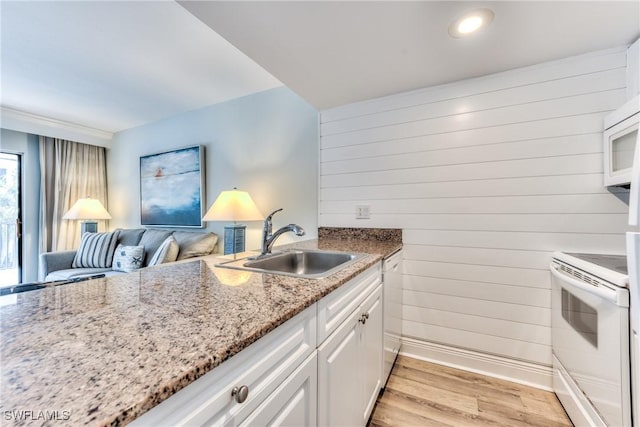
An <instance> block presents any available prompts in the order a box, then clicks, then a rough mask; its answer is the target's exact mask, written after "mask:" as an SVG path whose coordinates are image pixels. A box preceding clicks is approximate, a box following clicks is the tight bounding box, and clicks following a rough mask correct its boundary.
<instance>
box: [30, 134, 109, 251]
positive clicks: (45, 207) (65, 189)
mask: <svg viewBox="0 0 640 427" xmlns="http://www.w3.org/2000/svg"><path fill="white" fill-rule="evenodd" d="M40 176H41V182H40V252H51V251H65V250H71V249H76V248H77V247H78V245H79V244H80V223H79V221H71V220H65V219H62V216H63V215H64V214H65V213H66V212H67V211H68V210H69V209H70V208H71V206H73V204H74V203H75V202H76V201H77V200H78V199H80V198H83V197H91V198H93V199H98V200H100V201H101V202H102V204H103V205H104V207H105V208H106V209H107V210H108V209H109V208H108V204H107V164H106V150H105V148H104V147H97V146H93V145H88V144H81V143H78V142H72V141H65V140H62V139H57V138H50V137H45V136H41V137H40Z"/></svg>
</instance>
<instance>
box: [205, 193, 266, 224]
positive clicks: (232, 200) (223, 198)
mask: <svg viewBox="0 0 640 427" xmlns="http://www.w3.org/2000/svg"><path fill="white" fill-rule="evenodd" d="M263 219H264V215H262V212H260V210H259V209H258V207H257V206H256V204H255V203H254V202H253V199H252V198H251V196H250V195H249V193H247V192H246V191H240V190H236V189H233V190H230V191H223V192H222V193H220V195H219V196H218V198H217V199H216V201H215V202H213V205H211V207H210V208H209V210H208V211H207V213H206V215H205V216H204V218H202V220H203V221H261V220H263Z"/></svg>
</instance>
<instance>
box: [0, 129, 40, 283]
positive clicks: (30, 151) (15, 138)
mask: <svg viewBox="0 0 640 427" xmlns="http://www.w3.org/2000/svg"><path fill="white" fill-rule="evenodd" d="M0 149H1V150H3V151H7V152H10V153H16V154H22V173H23V176H22V212H23V213H22V222H23V230H22V231H23V239H22V280H23V282H30V281H35V280H38V230H39V227H40V222H39V221H40V220H39V212H40V211H39V206H40V160H39V157H40V154H39V149H38V136H37V135H31V134H28V133H23V132H16V131H12V130H7V129H2V130H1V133H0Z"/></svg>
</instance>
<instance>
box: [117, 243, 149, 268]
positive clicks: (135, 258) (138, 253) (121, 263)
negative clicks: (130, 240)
mask: <svg viewBox="0 0 640 427" xmlns="http://www.w3.org/2000/svg"><path fill="white" fill-rule="evenodd" d="M143 259H144V246H124V245H118V247H117V248H116V253H115V254H114V255H113V267H111V268H112V269H113V270H115V271H124V272H125V273H131V272H132V271H135V270H138V269H139V268H142V260H143Z"/></svg>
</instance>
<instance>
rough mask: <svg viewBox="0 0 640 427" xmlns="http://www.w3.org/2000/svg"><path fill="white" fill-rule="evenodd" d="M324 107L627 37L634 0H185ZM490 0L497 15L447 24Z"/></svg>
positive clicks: (635, 17)
mask: <svg viewBox="0 0 640 427" xmlns="http://www.w3.org/2000/svg"><path fill="white" fill-rule="evenodd" d="M179 3H180V4H182V5H183V6H184V7H185V8H187V9H188V10H189V11H191V12H192V13H193V14H194V15H195V16H197V17H198V18H200V19H201V20H202V21H203V22H205V23H206V24H207V25H209V26H210V27H211V28H213V29H214V30H215V31H216V32H218V33H219V34H221V35H222V36H223V37H224V38H226V39H227V40H229V41H230V42H231V43H232V44H233V45H235V46H236V47H238V48H239V49H240V50H242V51H243V52H245V53H246V54H247V55H248V56H250V57H251V58H252V59H253V60H255V61H256V62H257V63H258V64H260V65H262V66H263V67H264V68H265V69H267V70H269V72H270V73H271V74H273V75H274V76H276V77H277V78H278V79H279V80H280V81H282V82H283V83H284V84H285V85H287V86H288V87H290V88H291V89H293V90H294V91H295V92H297V93H298V94H299V95H300V96H302V97H303V98H305V99H306V100H307V101H308V102H310V103H311V104H312V105H314V106H315V107H316V108H318V109H325V108H330V107H335V106H339V105H343V104H346V103H351V102H354V101H360V100H365V99H371V98H376V97H380V96H385V95H390V94H394V93H399V92H404V91H408V90H413V89H418V88H424V87H429V86H433V85H438V84H443V83H448V82H453V81H457V80H461V79H466V78H470V77H476V76H481V75H486V74H491V73H496V72H500V71H505V70H509V69H513V68H518V67H523V66H527V65H532V64H537V63H541V62H545V61H549V60H554V59H559V58H564V57H568V56H573V55H578V54H582V53H586V52H591V51H596V50H600V49H605V48H610V47H617V46H622V45H624V44H629V43H631V42H633V41H634V40H635V39H637V38H638V36H639V35H640V2H638V1H626V2H616V1H570V2H561V1H498V2H459V1H408V2H402V1H378V2H369V1H351V2H341V1H323V2H307V1H298V2H286V1H285V2H282V1H281V2H277V1H276V2H271V1H258V2H244V1H241V2H233V1H227V2H222V1H220V2H219V1H215V2H203V1H179ZM480 7H488V8H490V9H492V10H493V11H494V13H495V18H494V20H493V23H492V24H491V25H490V26H489V27H488V28H486V29H484V30H483V31H482V32H480V33H478V34H477V35H476V36H475V37H469V38H464V39H454V38H451V37H450V36H449V34H448V26H449V24H450V23H451V22H452V21H453V20H455V19H456V18H457V17H459V16H460V15H462V14H463V13H464V12H465V11H468V10H470V9H475V8H480Z"/></svg>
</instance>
